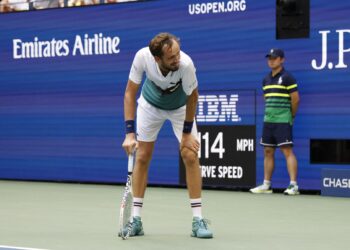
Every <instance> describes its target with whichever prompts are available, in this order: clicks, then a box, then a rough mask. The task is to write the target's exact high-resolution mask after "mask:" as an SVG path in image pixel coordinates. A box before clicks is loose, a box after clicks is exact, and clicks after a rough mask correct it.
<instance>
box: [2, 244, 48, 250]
mask: <svg viewBox="0 0 350 250" xmlns="http://www.w3.org/2000/svg"><path fill="white" fill-rule="evenodd" d="M6 249H14V250H48V249H39V248H30V247H14V246H3V245H0V250H6Z"/></svg>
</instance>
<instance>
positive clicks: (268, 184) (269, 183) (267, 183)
mask: <svg viewBox="0 0 350 250" xmlns="http://www.w3.org/2000/svg"><path fill="white" fill-rule="evenodd" d="M263 185H264V186H266V187H270V186H271V181H268V180H264V184H263Z"/></svg>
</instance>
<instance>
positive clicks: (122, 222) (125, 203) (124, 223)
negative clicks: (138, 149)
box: [119, 153, 135, 240]
mask: <svg viewBox="0 0 350 250" xmlns="http://www.w3.org/2000/svg"><path fill="white" fill-rule="evenodd" d="M134 157H135V155H134V153H131V154H130V155H129V159H128V178H127V181H126V185H125V188H124V193H123V198H122V202H121V204H120V211H119V236H120V237H121V238H122V239H123V240H126V239H127V238H128V237H129V235H130V232H131V228H132V205H133V195H132V185H131V184H132V179H131V177H132V171H133V167H134Z"/></svg>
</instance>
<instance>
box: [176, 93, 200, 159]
mask: <svg viewBox="0 0 350 250" xmlns="http://www.w3.org/2000/svg"><path fill="white" fill-rule="evenodd" d="M198 95H199V94H198V88H195V89H194V90H193V91H192V93H191V95H190V96H189V97H188V98H187V103H186V117H185V122H184V131H183V133H182V140H181V144H180V150H181V151H182V150H183V149H184V148H188V149H190V150H191V151H193V152H194V153H195V154H197V153H198V150H199V142H198V140H197V139H196V138H195V137H194V136H193V135H192V134H191V131H192V126H193V123H195V119H194V118H195V115H196V110H197V102H198ZM189 124H192V125H191V128H190V129H188V128H186V126H189ZM186 129H187V131H186Z"/></svg>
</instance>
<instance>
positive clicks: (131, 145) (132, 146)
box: [122, 133, 138, 155]
mask: <svg viewBox="0 0 350 250" xmlns="http://www.w3.org/2000/svg"><path fill="white" fill-rule="evenodd" d="M122 147H123V148H124V150H125V152H126V154H127V155H130V154H132V153H133V152H134V151H135V150H137V148H138V142H137V141H136V138H135V134H134V133H129V134H127V135H126V136H125V139H124V142H123V144H122Z"/></svg>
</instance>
